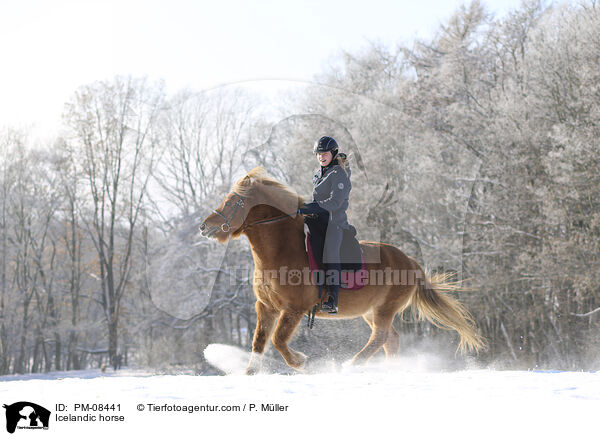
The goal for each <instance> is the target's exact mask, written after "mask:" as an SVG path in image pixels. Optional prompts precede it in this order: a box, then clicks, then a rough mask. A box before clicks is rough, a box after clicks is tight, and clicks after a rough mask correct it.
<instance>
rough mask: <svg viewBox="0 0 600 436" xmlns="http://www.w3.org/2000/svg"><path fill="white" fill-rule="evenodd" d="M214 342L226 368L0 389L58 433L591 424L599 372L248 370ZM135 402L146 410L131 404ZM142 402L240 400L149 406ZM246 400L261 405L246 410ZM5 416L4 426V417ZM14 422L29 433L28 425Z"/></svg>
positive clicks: (22, 383)
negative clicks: (103, 418) (266, 407)
mask: <svg viewBox="0 0 600 436" xmlns="http://www.w3.org/2000/svg"><path fill="white" fill-rule="evenodd" d="M211 347H212V348H210V347H209V349H207V353H206V354H207V359H209V360H210V361H211V362H212V363H213V364H215V363H217V364H222V365H221V366H222V369H224V370H226V372H228V373H229V375H227V376H194V375H160V374H153V373H152V372H150V371H140V370H137V371H134V370H121V371H118V372H116V373H115V372H107V373H102V372H100V371H96V370H88V371H75V372H63V373H50V374H36V375H24V376H5V377H0V397H1V398H2V402H3V404H12V403H14V402H17V401H31V402H34V403H37V404H40V405H42V406H44V407H46V408H48V409H50V410H51V411H52V416H51V421H50V426H49V432H51V433H48V434H60V435H71V434H73V435H75V434H77V435H81V434H82V431H83V432H85V434H87V435H95V434H104V435H106V434H111V433H112V434H115V435H119V434H129V433H130V432H131V431H132V430H134V431H135V433H136V434H151V435H153V434H157V435H158V434H160V435H162V434H165V432H172V433H173V434H178V435H179V434H182V435H185V434H203V433H206V432H207V431H210V434H212V432H213V431H223V432H225V431H226V432H227V434H230V433H233V432H235V433H241V434H245V433H248V434H259V431H260V434H261V435H270V434H278V435H283V434H285V435H287V434H290V435H296V434H303V435H307V434H313V433H314V434H317V435H318V434H322V433H324V432H328V433H330V432H333V433H335V434H373V435H376V434H379V433H383V434H390V433H391V434H409V433H410V434H419V435H428V434H434V433H435V434H440V435H445V434H460V435H469V434H473V435H475V434H478V435H480V434H483V433H485V434H486V435H488V434H494V435H495V434H503V435H505V434H506V433H507V432H509V434H511V435H513V434H519V435H520V434H531V435H537V434H544V435H550V434H573V432H584V434H598V429H597V428H598V424H597V419H596V414H597V413H598V410H599V406H600V373H598V372H562V371H494V370H490V369H470V370H464V371H439V370H432V369H431V366H430V365H428V363H427V360H428V359H427V356H425V358H423V357H417V358H414V359H408V358H405V359H400V360H398V361H395V362H391V363H390V362H387V363H386V362H373V363H372V364H370V365H368V366H365V367H359V368H356V367H348V366H346V367H342V368H339V367H335V366H333V365H331V364H330V365H323V367H322V368H320V369H319V370H315V369H314V368H313V370H311V373H302V374H295V375H282V374H268V373H261V374H259V375H257V376H253V377H248V376H244V375H241V371H242V369H243V367H244V366H245V360H244V359H242V357H243V356H247V353H245V352H243V351H241V350H236V349H234V348H233V347H229V346H224V345H221V346H211ZM268 363H269V362H267V364H268ZM267 366H268V365H267ZM58 403H62V404H65V405H67V407H68V408H69V409H70V411H71V410H72V409H73V407H74V405H75V403H89V404H94V403H101V404H106V403H108V404H120V407H121V412H110V413H109V414H114V415H118V414H120V415H123V416H124V419H125V422H56V421H55V415H56V413H57V412H56V411H55V410H56V404H58ZM138 404H143V405H144V407H145V409H146V410H144V411H138V410H137V405H138ZM149 404H155V405H157V406H162V407H163V408H167V407H173V406H177V407H179V408H183V407H184V406H190V405H198V406H207V405H208V406H239V407H240V408H242V407H245V410H240V411H201V412H194V413H188V412H187V411H155V412H149V411H148V408H149V407H150V406H149ZM251 404H254V405H256V407H257V409H258V410H252V411H250V410H249V408H250V405H251ZM262 404H278V405H280V408H281V409H284V410H279V411H262V410H260V409H261V405H262ZM286 406H287V407H286ZM286 409H287V410H286ZM61 413H62V412H61ZM89 413H91V414H94V413H93V412H89ZM73 414H75V413H73ZM79 414H80V415H82V414H83V413H79ZM97 414H98V413H96V415H97ZM2 415H4V414H2ZM1 421H2V422H1V423H0V425H1V426H3V427H4V425H5V419H4V417H2V419H1ZM2 431H3V430H2ZM19 432H21V433H20V434H27V431H26V430H24V429H17V432H16V434H19ZM107 432H110V433H107Z"/></svg>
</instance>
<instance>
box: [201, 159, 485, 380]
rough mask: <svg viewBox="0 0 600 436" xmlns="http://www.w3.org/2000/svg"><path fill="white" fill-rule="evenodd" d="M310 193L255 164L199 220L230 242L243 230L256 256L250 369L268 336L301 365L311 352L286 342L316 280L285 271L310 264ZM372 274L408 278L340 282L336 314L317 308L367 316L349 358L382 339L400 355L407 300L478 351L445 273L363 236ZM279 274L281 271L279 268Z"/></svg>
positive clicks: (204, 229) (313, 299)
mask: <svg viewBox="0 0 600 436" xmlns="http://www.w3.org/2000/svg"><path fill="white" fill-rule="evenodd" d="M304 203H305V200H304V198H303V197H302V196H300V195H298V194H296V193H295V192H294V191H293V190H292V189H291V188H289V187H288V186H286V185H284V184H282V183H280V182H279V181H277V180H275V179H273V178H271V177H270V176H268V175H267V173H266V171H265V169H264V168H263V167H256V168H254V169H252V170H251V171H249V172H248V173H247V174H246V175H245V176H244V177H242V178H240V179H239V180H238V181H237V182H236V183H235V185H234V186H233V188H232V190H231V191H230V192H229V193H228V194H227V195H226V196H225V198H224V199H223V200H222V202H221V203H220V204H219V206H218V207H217V208H216V209H215V210H214V211H213V213H211V214H210V215H209V216H208V217H207V218H206V219H205V220H204V221H203V222H202V224H201V225H200V232H201V235H202V236H205V237H208V238H212V239H216V240H217V241H218V242H220V243H225V242H226V241H227V240H228V239H229V238H232V239H236V238H239V237H241V236H242V235H245V236H246V237H247V238H248V241H249V242H250V247H251V250H252V256H253V259H254V277H253V290H254V294H255V296H256V304H255V307H256V329H255V331H254V337H253V340H252V353H251V357H250V361H249V363H248V367H247V369H246V374H248V375H251V374H256V373H257V372H259V371H260V369H261V363H262V357H263V353H264V351H265V346H266V345H267V342H268V341H269V339H271V341H272V343H273V347H274V348H275V349H276V350H277V351H279V353H281V355H282V357H283V358H284V360H285V362H286V363H287V365H288V366H290V367H292V368H295V369H297V370H302V369H303V368H304V366H305V363H306V360H307V356H306V355H305V354H303V353H301V352H299V351H296V350H293V349H292V348H290V346H289V345H288V342H289V341H290V339H291V338H292V336H293V334H294V331H295V330H296V328H297V326H298V324H299V323H300V321H301V320H302V318H303V316H304V315H305V314H307V313H309V312H310V311H311V309H312V308H313V307H315V305H317V304H319V302H320V298H319V291H318V286H317V285H316V284H315V282H314V280H306V279H305V280H291V278H292V276H289V277H288V278H289V280H287V279H286V277H283V276H284V275H285V274H284V273H285V272H286V271H287V272H290V273H291V272H292V271H296V272H298V271H308V257H307V253H306V250H305V240H304V219H303V217H302V216H301V215H298V214H297V213H296V212H297V210H298V208H299V207H301V206H303V205H304ZM359 242H360V246H361V248H362V251H363V256H364V259H365V266H366V269H367V274H368V275H369V276H371V277H373V276H377V275H379V277H381V276H382V274H381V271H385V270H386V269H387V270H390V271H396V272H399V274H398V275H400V276H402V277H403V279H402V280H400V281H398V280H385V281H383V282H382V280H378V281H373V280H369V281H368V283H367V284H366V285H365V286H364V287H363V288H362V289H361V290H358V291H356V290H346V289H344V288H343V287H340V289H339V295H338V303H339V309H338V314H337V315H331V314H328V313H325V312H317V313H316V317H317V318H326V319H348V318H357V317H362V318H363V319H364V320H365V321H366V322H367V324H368V325H369V327H370V328H371V335H370V337H369V339H368V341H367V343H366V344H365V346H364V347H363V348H362V349H361V350H360V351H359V352H358V353H357V354H356V355H355V356H354V357H353V358H352V361H351V364H355V365H359V364H364V363H366V362H367V361H368V360H369V359H370V358H371V357H372V356H373V355H374V354H376V353H377V352H378V351H379V350H380V349H381V347H383V349H384V351H385V355H386V358H389V357H393V356H396V355H398V353H399V349H400V336H399V334H398V332H397V331H396V329H395V328H394V326H393V325H392V322H393V320H394V317H395V315H396V314H401V313H402V312H403V311H404V310H405V309H406V308H407V307H408V306H409V305H412V307H413V309H414V310H416V312H417V313H418V316H419V319H427V320H428V321H429V322H431V323H432V324H434V325H435V326H437V327H440V328H443V329H446V330H455V331H456V332H458V335H459V337H460V343H459V345H458V348H457V351H458V350H461V351H463V352H465V351H475V352H478V351H479V350H480V349H481V348H482V347H483V346H484V343H485V340H484V338H482V337H481V336H480V335H479V334H478V333H477V330H476V326H475V322H474V321H473V318H472V317H471V315H470V314H469V312H468V310H467V309H466V308H465V307H464V306H463V305H462V304H461V303H460V302H459V301H458V300H456V299H455V298H453V297H452V296H450V295H449V294H448V292H449V291H455V290H460V285H459V284H457V282H452V281H450V280H449V278H448V277H447V276H446V275H443V274H441V275H440V274H438V275H434V276H432V277H427V276H426V274H425V272H424V270H423V269H422V268H421V266H420V265H419V264H418V263H417V262H416V261H415V260H414V259H412V258H411V257H409V256H407V255H405V254H404V253H403V252H402V251H401V250H400V249H398V248H396V247H394V246H392V245H389V244H386V243H383V242H373V241H359ZM278 272H279V273H280V274H277V273H278Z"/></svg>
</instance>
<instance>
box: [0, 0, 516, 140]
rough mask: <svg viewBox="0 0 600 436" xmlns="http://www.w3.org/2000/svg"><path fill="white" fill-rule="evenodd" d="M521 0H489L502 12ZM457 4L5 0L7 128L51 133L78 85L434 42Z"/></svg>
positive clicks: (458, 0)
mask: <svg viewBox="0 0 600 436" xmlns="http://www.w3.org/2000/svg"><path fill="white" fill-rule="evenodd" d="M520 2H521V0H489V1H487V2H485V1H484V3H485V4H486V5H487V7H488V10H489V11H490V12H492V13H494V14H496V15H503V14H505V13H506V12H507V11H508V10H511V9H514V8H516V7H518V6H519V4H520ZM463 3H464V2H463V1H462V0H418V1H414V0H411V1H408V0H407V1H404V0H396V1H392V0H368V1H353V0H321V1H317V0H305V1H300V0H286V1H275V0H273V1H269V0H254V1H248V0H246V1H243V0H221V1H216V0H210V1H192V0H165V1H163V0H146V1H142V0H104V1H96V0H90V1H87V0H78V1H76V0H52V1H45V0H0V128H2V127H4V126H16V127H31V128H33V130H38V131H43V132H52V131H54V130H55V129H56V126H58V125H59V123H60V114H61V112H62V110H63V105H64V103H65V102H66V101H67V100H68V99H69V97H70V96H71V95H72V94H73V92H74V91H75V90H76V89H77V88H78V87H79V86H81V85H85V84H88V83H92V82H94V81H97V80H106V79H110V78H112V77H114V76H115V75H132V76H135V77H139V76H147V77H148V78H149V79H150V80H156V79H162V80H164V81H165V84H166V87H167V91H168V92H174V91H177V90H179V89H182V88H190V89H196V90H202V89H207V88H213V87H218V86H221V85H224V84H228V83H231V82H240V81H246V82H252V81H261V83H262V84H263V86H264V87H267V88H268V87H279V88H281V87H282V86H285V83H286V81H310V80H311V78H313V77H314V76H315V75H316V74H319V73H320V72H322V71H323V70H324V69H325V68H326V67H327V65H328V63H329V62H331V59H332V57H333V56H335V55H336V54H339V53H340V52H341V50H347V51H350V52H356V51H360V50H361V49H363V48H365V47H366V46H368V44H369V42H370V41H375V42H379V43H383V44H386V45H388V46H393V45H395V44H396V43H398V42H409V41H411V40H413V39H415V38H423V39H426V38H428V37H431V35H432V34H433V32H434V31H435V30H436V29H437V28H438V27H439V24H440V23H443V22H444V21H445V20H447V19H448V18H449V17H450V16H451V15H452V13H453V12H454V11H455V10H456V9H457V8H458V7H460V5H462V4H463Z"/></svg>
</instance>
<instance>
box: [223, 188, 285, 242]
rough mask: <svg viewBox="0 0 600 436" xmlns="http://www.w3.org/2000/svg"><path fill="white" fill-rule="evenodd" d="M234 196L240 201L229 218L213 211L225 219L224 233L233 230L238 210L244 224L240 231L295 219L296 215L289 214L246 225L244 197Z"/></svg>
mask: <svg viewBox="0 0 600 436" xmlns="http://www.w3.org/2000/svg"><path fill="white" fill-rule="evenodd" d="M233 194H234V195H237V197H238V200H237V201H236V202H235V205H234V207H233V210H231V212H230V213H229V214H228V215H229V216H225V215H224V214H223V213H221V212H219V211H218V210H216V209H215V210H213V212H214V213H216V214H217V215H219V216H220V217H221V218H223V220H224V222H223V224H221V231H222V232H223V233H229V231H230V230H231V221H233V219H234V218H235V216H236V215H237V213H238V210H241V211H242V217H243V224H242V226H241V227H240V229H242V230H243V229H247V228H248V227H252V226H254V225H256V224H267V223H270V222H273V221H279V220H281V219H284V218H294V217H295V215H288V214H285V213H284V214H283V215H280V216H277V217H272V218H265V219H262V220H258V221H256V222H254V223H250V224H246V219H245V218H244V206H245V203H244V197H242V196H241V195H240V194H238V193H237V192H234V193H233Z"/></svg>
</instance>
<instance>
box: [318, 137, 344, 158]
mask: <svg viewBox="0 0 600 436" xmlns="http://www.w3.org/2000/svg"><path fill="white" fill-rule="evenodd" d="M326 151H330V152H331V154H332V155H333V157H335V155H336V154H337V152H338V144H337V142H335V139H333V138H332V137H331V136H322V137H321V138H320V139H319V140H318V141H317V142H315V147H314V149H313V152H314V153H315V154H317V153H325V152H326Z"/></svg>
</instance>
